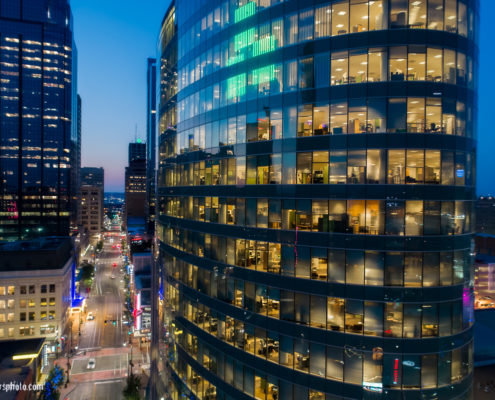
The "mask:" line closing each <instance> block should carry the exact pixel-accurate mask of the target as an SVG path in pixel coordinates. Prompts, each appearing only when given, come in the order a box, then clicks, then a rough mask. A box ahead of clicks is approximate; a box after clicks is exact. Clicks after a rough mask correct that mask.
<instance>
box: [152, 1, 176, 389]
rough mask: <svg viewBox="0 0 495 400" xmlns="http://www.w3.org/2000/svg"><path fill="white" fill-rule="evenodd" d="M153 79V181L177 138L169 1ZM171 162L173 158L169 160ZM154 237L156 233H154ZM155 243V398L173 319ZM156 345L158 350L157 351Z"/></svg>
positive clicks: (164, 375)
mask: <svg viewBox="0 0 495 400" xmlns="http://www.w3.org/2000/svg"><path fill="white" fill-rule="evenodd" d="M156 59H157V63H156V72H157V77H156V79H157V82H159V86H158V88H157V90H156V96H157V99H156V104H157V106H158V107H157V108H158V115H157V129H158V140H157V145H158V170H157V183H158V182H162V181H163V178H162V176H163V174H164V172H165V169H166V168H168V167H169V164H168V163H169V159H171V158H172V157H174V155H175V148H174V147H171V146H173V143H175V140H176V137H177V25H176V20H175V3H174V2H173V1H172V3H171V5H170V6H169V8H168V10H167V12H166V13H165V16H164V17H163V20H162V24H161V29H160V36H159V40H158V49H157V58H156ZM171 161H173V159H172V160H171ZM164 190H165V188H164V187H162V186H160V184H159V183H158V185H157V190H156V195H157V196H158V195H159V193H162V192H163V191H164ZM161 214H162V213H160V212H159V210H158V209H156V216H157V218H156V224H155V226H156V227H158V226H160V228H157V229H160V231H161V232H162V231H163V224H164V222H163V221H162V220H160V219H159V218H158V217H159V215H161ZM155 237H156V235H155ZM157 243H158V246H157V247H158V250H159V255H160V256H159V257H158V259H157V261H156V262H154V263H153V278H154V279H153V288H154V289H153V291H154V292H155V293H156V292H157V291H158V296H155V297H154V299H153V302H154V304H153V306H154V307H156V311H155V309H153V315H152V342H151V345H152V347H154V348H155V351H152V352H151V354H152V360H151V374H150V379H151V382H152V384H154V385H153V387H154V389H155V392H154V393H153V394H152V395H155V394H156V395H157V396H158V398H161V397H164V395H165V393H166V392H167V387H168V386H169V378H168V376H169V374H168V368H167V362H168V355H167V353H168V352H167V348H168V346H169V342H170V337H169V334H167V332H168V327H169V326H171V324H172V323H174V322H173V313H172V303H171V302H170V301H169V299H167V298H166V297H165V296H164V287H166V286H167V284H168V280H167V270H166V269H165V265H164V263H163V262H164V257H163V256H164V254H165V252H164V249H163V248H162V246H161V245H160V242H157ZM157 347H158V350H159V351H157Z"/></svg>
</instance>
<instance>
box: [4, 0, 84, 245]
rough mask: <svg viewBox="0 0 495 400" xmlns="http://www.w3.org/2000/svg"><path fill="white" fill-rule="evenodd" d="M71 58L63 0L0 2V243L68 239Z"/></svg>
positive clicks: (68, 21) (71, 151)
mask: <svg viewBox="0 0 495 400" xmlns="http://www.w3.org/2000/svg"><path fill="white" fill-rule="evenodd" d="M75 60H76V49H75V48H74V47H73V38H72V15H71V11H70V7H69V4H68V1H67V0H51V1H48V0H12V1H2V2H1V3H0V93H1V96H0V174H1V177H0V240H17V239H28V238H31V237H35V236H45V235H69V226H70V210H71V207H70V204H71V196H76V193H77V192H76V190H73V189H72V188H71V172H70V171H71V167H72V158H74V152H76V151H77V147H78V145H77V144H76V143H74V141H77V140H78V138H77V126H74V127H73V126H72V125H71V123H72V118H73V116H74V118H76V117H77V115H76V114H77V113H76V112H75V107H76V104H75V101H76V93H77V92H76V90H75V86H74V84H75V83H74V80H75V78H76V77H75V76H74V74H75V72H76V68H75V64H74V62H75ZM73 114H74V115H73Z"/></svg>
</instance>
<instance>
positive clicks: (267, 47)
mask: <svg viewBox="0 0 495 400" xmlns="http://www.w3.org/2000/svg"><path fill="white" fill-rule="evenodd" d="M273 50H275V39H274V37H273V36H266V37H264V38H263V39H260V40H257V41H256V42H254V43H253V57H256V56H259V55H261V54H265V53H268V52H270V51H273Z"/></svg>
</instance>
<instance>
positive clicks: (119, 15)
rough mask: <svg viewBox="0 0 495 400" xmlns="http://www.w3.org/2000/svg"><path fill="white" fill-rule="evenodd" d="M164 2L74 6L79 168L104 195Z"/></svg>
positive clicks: (483, 76)
mask: <svg viewBox="0 0 495 400" xmlns="http://www.w3.org/2000/svg"><path fill="white" fill-rule="evenodd" d="M168 5H169V0H163V1H162V0H144V1H140V2H136V1H132V0H123V1H117V0H104V1H102V0H72V1H71V6H72V12H73V14H74V24H75V40H76V44H77V48H78V52H79V75H78V88H79V89H78V90H79V94H80V95H81V98H82V136H83V140H82V166H91V167H103V168H105V190H106V191H119V192H123V191H124V168H125V166H126V164H127V146H128V143H129V142H130V141H132V140H134V138H135V131H136V125H137V136H138V137H139V138H142V139H144V138H145V130H146V123H145V120H146V59H147V58H148V57H155V56H156V43H157V39H158V33H159V29H160V23H161V20H162V18H163V15H164V13H165V11H166V9H167V7H168ZM494 14H495V1H489V0H482V1H481V16H482V17H481V24H480V31H481V32H480V38H481V39H480V70H479V79H478V81H479V124H478V140H479V142H478V168H477V172H478V193H479V194H488V193H492V194H495V178H494V177H493V174H495V124H493V123H490V121H489V116H490V115H492V116H493V117H494V118H495V116H494V110H493V108H492V107H493V105H494V102H495V98H494V97H495V96H494V94H495V79H494V78H493V65H494V64H495V51H494V47H493V43H492V42H491V41H492V40H494V39H493V36H492V35H493V33H492V29H491V28H490V20H489V16H491V15H494Z"/></svg>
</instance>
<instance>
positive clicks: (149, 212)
mask: <svg viewBox="0 0 495 400" xmlns="http://www.w3.org/2000/svg"><path fill="white" fill-rule="evenodd" d="M146 84H147V98H146V175H147V185H146V224H147V225H148V232H149V233H150V234H153V232H154V231H155V202H156V200H155V199H156V195H155V190H156V185H155V180H156V59H154V58H148V69H147V72H146Z"/></svg>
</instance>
